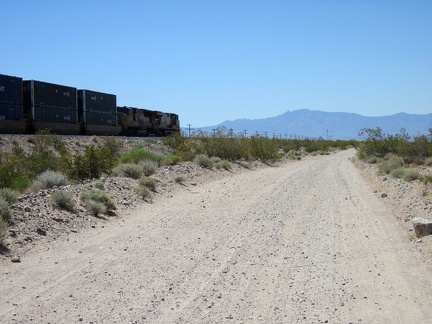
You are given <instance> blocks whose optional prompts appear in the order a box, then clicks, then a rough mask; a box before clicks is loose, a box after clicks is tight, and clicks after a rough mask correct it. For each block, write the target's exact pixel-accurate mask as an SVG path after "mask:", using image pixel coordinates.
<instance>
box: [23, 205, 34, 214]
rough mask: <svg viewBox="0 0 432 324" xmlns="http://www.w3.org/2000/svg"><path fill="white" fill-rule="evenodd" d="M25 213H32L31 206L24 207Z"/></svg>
mask: <svg viewBox="0 0 432 324" xmlns="http://www.w3.org/2000/svg"><path fill="white" fill-rule="evenodd" d="M24 211H26V212H28V213H30V212H31V211H32V209H31V207H29V206H25V207H24Z"/></svg>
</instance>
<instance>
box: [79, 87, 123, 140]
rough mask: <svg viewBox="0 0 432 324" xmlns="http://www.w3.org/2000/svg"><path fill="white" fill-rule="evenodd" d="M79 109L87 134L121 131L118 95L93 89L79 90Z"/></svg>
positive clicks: (114, 133) (111, 133)
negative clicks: (118, 115) (118, 122)
mask: <svg viewBox="0 0 432 324" xmlns="http://www.w3.org/2000/svg"><path fill="white" fill-rule="evenodd" d="M78 111H79V116H80V117H81V118H82V120H81V122H82V123H83V124H84V125H85V128H86V131H87V134H89V135H90V134H109V135H117V134H119V133H120V129H121V127H120V126H117V97H116V96H115V95H113V94H108V93H102V92H97V91H92V90H78Z"/></svg>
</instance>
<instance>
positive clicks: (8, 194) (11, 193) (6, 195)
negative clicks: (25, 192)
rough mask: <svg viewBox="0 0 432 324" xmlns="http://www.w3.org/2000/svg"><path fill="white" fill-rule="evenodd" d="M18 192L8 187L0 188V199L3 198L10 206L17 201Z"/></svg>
mask: <svg viewBox="0 0 432 324" xmlns="http://www.w3.org/2000/svg"><path fill="white" fill-rule="evenodd" d="M18 197H19V193H18V192H17V191H15V190H13V189H10V188H1V189H0V199H4V200H5V201H6V202H7V203H8V204H9V205H10V206H12V205H13V204H15V203H16V202H17V201H18Z"/></svg>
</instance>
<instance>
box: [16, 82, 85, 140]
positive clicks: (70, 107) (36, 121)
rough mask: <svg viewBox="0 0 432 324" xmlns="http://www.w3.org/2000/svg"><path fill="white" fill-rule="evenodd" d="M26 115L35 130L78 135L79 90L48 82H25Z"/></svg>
mask: <svg viewBox="0 0 432 324" xmlns="http://www.w3.org/2000/svg"><path fill="white" fill-rule="evenodd" d="M23 96H24V114H25V115H27V116H31V118H29V119H30V120H32V127H33V128H34V129H35V130H38V129H44V128H49V129H51V130H53V131H54V132H57V133H59V134H61V133H65V134H78V133H79V132H80V125H79V123H78V107H77V89H76V88H73V87H68V86H63V85H59V84H52V83H47V82H41V81H35V80H25V81H23Z"/></svg>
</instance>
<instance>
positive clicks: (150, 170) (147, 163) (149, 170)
mask: <svg viewBox="0 0 432 324" xmlns="http://www.w3.org/2000/svg"><path fill="white" fill-rule="evenodd" d="M138 164H139V166H140V167H141V170H142V173H143V174H144V175H145V176H147V177H148V176H150V175H152V174H155V173H156V171H157V168H158V163H157V162H155V161H153V160H142V161H140V162H139V163H138Z"/></svg>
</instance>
